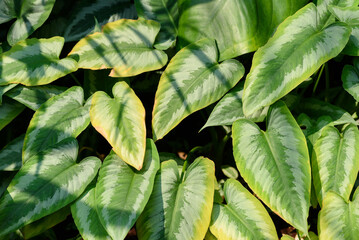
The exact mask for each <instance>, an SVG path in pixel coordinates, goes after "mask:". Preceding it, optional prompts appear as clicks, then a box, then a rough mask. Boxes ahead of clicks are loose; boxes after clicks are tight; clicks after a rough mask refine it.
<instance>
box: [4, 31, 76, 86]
mask: <svg viewBox="0 0 359 240" xmlns="http://www.w3.org/2000/svg"><path fill="white" fill-rule="evenodd" d="M63 45H64V39H63V38H62V37H53V38H49V39H35V38H33V39H28V40H24V41H21V42H19V43H17V44H16V45H14V46H13V47H12V48H11V49H10V50H9V51H7V52H4V53H3V54H1V55H0V86H1V85H8V84H10V83H20V84H23V85H26V86H36V85H44V84H48V83H50V82H52V81H55V80H56V79H58V78H60V77H63V76H65V75H67V74H69V73H71V72H73V71H76V70H77V62H76V61H75V60H73V59H71V58H63V59H59V56H60V52H61V50H62V47H63Z"/></svg>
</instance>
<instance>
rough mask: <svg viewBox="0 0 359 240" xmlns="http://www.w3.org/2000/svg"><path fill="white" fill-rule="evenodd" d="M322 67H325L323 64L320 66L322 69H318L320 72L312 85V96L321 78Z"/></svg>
mask: <svg viewBox="0 0 359 240" xmlns="http://www.w3.org/2000/svg"><path fill="white" fill-rule="evenodd" d="M324 66H325V64H323V65H322V67H321V68H320V71H319V74H318V77H317V80H316V81H315V84H314V88H313V94H314V93H315V91H316V90H317V86H318V83H319V80H320V77H321V76H322V73H323V70H324Z"/></svg>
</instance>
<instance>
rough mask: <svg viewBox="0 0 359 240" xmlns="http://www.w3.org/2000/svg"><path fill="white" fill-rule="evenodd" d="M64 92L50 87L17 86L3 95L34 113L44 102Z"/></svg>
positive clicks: (60, 88)
mask: <svg viewBox="0 0 359 240" xmlns="http://www.w3.org/2000/svg"><path fill="white" fill-rule="evenodd" d="M65 90H66V88H64V87H58V86H52V85H47V86H36V87H26V86H22V85H18V86H16V87H15V88H13V89H11V90H10V91H8V92H7V93H6V94H5V95H6V96H8V97H11V98H12V99H14V100H16V101H18V102H19V103H22V104H24V105H25V106H26V107H28V108H30V109H32V110H34V111H36V110H37V109H38V108H39V107H40V106H41V105H42V104H43V103H44V102H46V101H47V100H49V99H50V98H52V97H53V96H56V95H59V94H60V93H63V92H64V91H65Z"/></svg>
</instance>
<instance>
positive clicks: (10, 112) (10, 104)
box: [0, 98, 25, 130]
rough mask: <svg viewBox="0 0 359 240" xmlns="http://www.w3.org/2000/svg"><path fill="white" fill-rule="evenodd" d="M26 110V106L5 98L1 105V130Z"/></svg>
mask: <svg viewBox="0 0 359 240" xmlns="http://www.w3.org/2000/svg"><path fill="white" fill-rule="evenodd" d="M24 109H25V106H24V105H22V104H20V103H18V102H16V101H14V100H12V99H7V98H4V100H3V102H2V104H1V105H0V130H1V129H3V128H4V127H5V126H6V125H8V124H9V123H10V122H11V121H12V120H14V118H16V117H17V116H18V115H19V114H20V113H21V112H22V111H23V110H24Z"/></svg>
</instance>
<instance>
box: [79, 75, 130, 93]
mask: <svg viewBox="0 0 359 240" xmlns="http://www.w3.org/2000/svg"><path fill="white" fill-rule="evenodd" d="M109 72H110V71H109V70H108V69H104V70H98V71H93V70H85V73H84V75H85V77H84V78H85V79H84V84H83V87H84V91H85V96H91V95H92V94H94V93H95V92H97V91H103V92H105V93H107V94H109V95H111V94H112V88H113V86H114V85H115V84H116V83H117V82H119V81H126V79H127V78H114V77H110V76H108V74H109Z"/></svg>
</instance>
